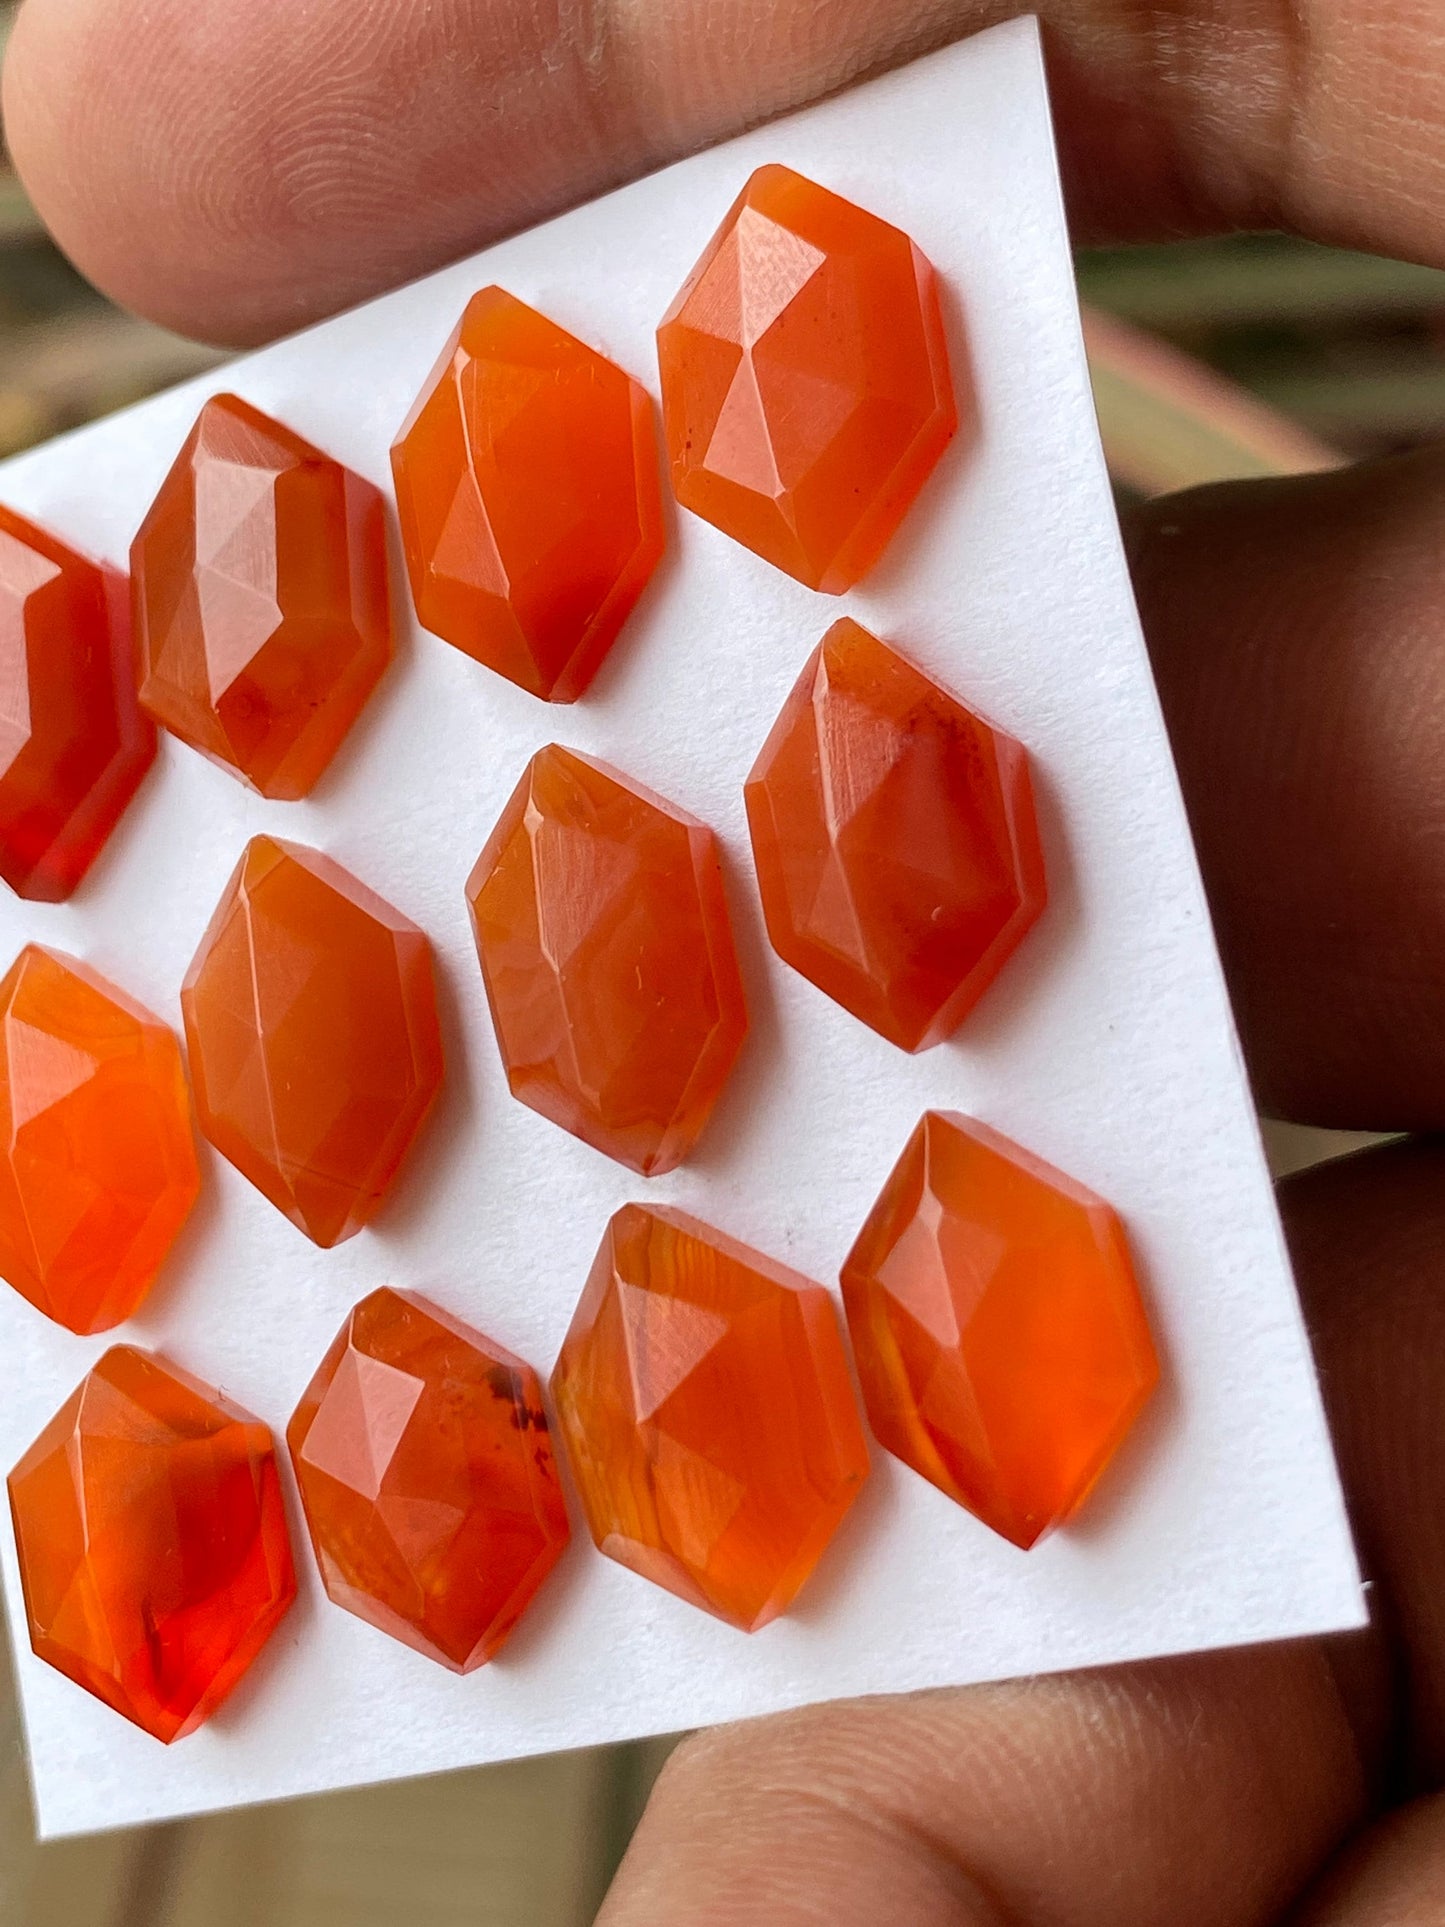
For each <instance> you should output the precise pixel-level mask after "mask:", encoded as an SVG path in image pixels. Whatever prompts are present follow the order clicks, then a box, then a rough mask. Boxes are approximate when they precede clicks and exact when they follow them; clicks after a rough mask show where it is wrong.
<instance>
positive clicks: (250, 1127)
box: [181, 836, 442, 1245]
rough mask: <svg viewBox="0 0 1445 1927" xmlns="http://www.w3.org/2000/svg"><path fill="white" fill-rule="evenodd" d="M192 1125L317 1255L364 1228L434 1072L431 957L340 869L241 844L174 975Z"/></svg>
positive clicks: (262, 844) (270, 842)
mask: <svg viewBox="0 0 1445 1927" xmlns="http://www.w3.org/2000/svg"><path fill="white" fill-rule="evenodd" d="M181 1008H182V1011H183V1012H184V1015H185V1021H186V1041H187V1043H188V1045H189V1048H190V1057H191V1076H192V1078H193V1080H194V1083H195V1091H196V1111H197V1114H198V1116H199V1119H200V1125H201V1129H202V1131H203V1132H204V1133H205V1135H206V1136H207V1137H208V1138H209V1139H210V1140H211V1142H212V1144H214V1145H215V1147H216V1149H217V1150H218V1151H219V1152H221V1154H222V1156H224V1157H227V1158H229V1159H230V1161H231V1163H232V1164H234V1165H235V1166H236V1169H237V1170H238V1171H240V1172H241V1173H242V1174H243V1175H244V1176H245V1177H248V1178H249V1179H250V1180H251V1182H252V1184H254V1185H255V1186H256V1187H257V1189H258V1190H260V1191H263V1192H264V1193H265V1195H266V1196H267V1197H268V1198H269V1199H270V1200H271V1202H272V1203H273V1204H274V1205H275V1206H276V1207H277V1209H278V1210H280V1211H284V1212H285V1214H286V1216H287V1217H288V1218H290V1220H291V1222H292V1223H293V1224H295V1225H299V1226H300V1228H301V1230H303V1231H304V1232H305V1233H306V1235H307V1237H308V1238H311V1239H313V1240H314V1241H315V1242H316V1243H317V1244H319V1245H334V1244H339V1243H340V1242H341V1240H342V1239H343V1238H349V1237H350V1236H351V1235H352V1233H353V1232H356V1231H359V1230H360V1229H361V1227H362V1226H363V1225H364V1224H365V1223H366V1222H367V1220H368V1219H369V1218H371V1217H372V1216H373V1215H374V1214H375V1212H376V1210H377V1208H378V1207H379V1205H380V1203H381V1201H382V1198H383V1196H384V1195H385V1193H386V1191H387V1188H388V1186H389V1185H390V1184H391V1181H392V1179H393V1178H394V1177H395V1175H396V1171H397V1167H398V1166H399V1165H400V1163H401V1161H402V1159H403V1157H404V1156H405V1155H406V1152H407V1149H408V1147H409V1146H410V1144H411V1141H412V1139H413V1138H414V1137H415V1136H416V1133H417V1131H418V1129H419V1128H420V1125H421V1122H422V1119H423V1118H424V1117H425V1116H426V1113H427V1111H428V1110H429V1109H430V1108H431V1103H432V1099H433V1098H434V1097H435V1096H436V1093H437V1088H438V1086H439V1085H440V1083H441V1076H442V1052H441V1037H440V1033H439V1030H438V1027H437V1013H436V986H435V983H434V981H433V978H432V962H431V947H430V945H429V944H428V942H427V940H426V938H425V937H424V936H423V935H422V933H421V931H420V930H418V929H417V927H416V925H415V924H413V923H410V922H408V920H407V919H406V918H405V917H404V916H402V915H401V913H400V911H397V910H393V909H392V907H391V905H390V904H389V903H384V902H383V901H382V899H381V898H380V897H378V896H377V895H376V894H375V893H374V892H373V891H371V890H368V889H367V888H366V887H365V885H364V884H361V883H358V882H357V881H356V879H355V877H353V876H349V875H348V874H347V872H346V871H345V870H343V869H342V868H341V866H340V864H338V863H333V862H332V861H331V859H330V858H329V857H325V856H321V855H320V854H319V853H318V852H317V851H315V850H307V849H304V848H302V847H301V846H300V845H299V844H295V843H283V842H281V841H280V840H279V839H278V838H276V837H269V836H258V837H253V838H252V840H251V842H250V843H248V844H247V845H246V849H245V852H244V854H243V855H242V858H241V861H240V863H239V864H238V866H237V868H236V871H235V873H234V875H233V876H232V877H231V880H230V882H229V883H228V884H227V886H226V891H225V894H224V896H223V897H222V898H221V901H220V904H219V906H218V907H217V910H216V913H215V915H214V916H213V917H212V919H211V921H210V924H209V926H208V927H207V930H206V933H205V935H204V936H203V937H202V939H201V945H200V948H199V950H198V951H197V952H196V955H195V957H194V959H193V960H192V963H191V967H190V970H189V971H188V972H187V974H186V980H185V985H184V987H183V989H182V991H181Z"/></svg>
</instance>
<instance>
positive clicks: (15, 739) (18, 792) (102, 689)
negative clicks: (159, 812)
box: [0, 508, 156, 903]
mask: <svg viewBox="0 0 1445 1927" xmlns="http://www.w3.org/2000/svg"><path fill="white" fill-rule="evenodd" d="M129 593H130V592H129V590H128V588H127V586H126V581H125V578H124V577H123V576H121V575H118V574H117V573H116V572H115V571H114V570H113V569H102V568H97V566H96V565H95V563H93V562H87V561H86V559H85V557H84V556H82V555H77V554H76V553H75V551H74V550H73V549H68V548H66V546H65V544H64V543H63V542H57V541H56V540H55V538H54V536H51V535H47V534H46V533H45V532H44V530H43V529H38V528H36V527H35V525H34V524H33V523H31V522H27V521H25V520H23V519H22V517H20V516H18V515H14V514H12V513H11V512H10V510H9V509H6V508H0V688H3V690H4V692H5V694H4V700H3V702H0V877H3V878H4V879H5V881H6V882H7V883H8V884H9V885H10V888H11V889H12V890H14V891H15V892H16V893H17V894H18V895H20V896H22V897H29V898H30V899H31V900H32V901H34V902H39V903H59V902H61V901H63V899H64V898H66V897H68V896H69V895H70V894H71V892H72V891H73V890H74V889H75V887H76V885H77V884H78V883H79V882H80V880H81V878H82V877H83V876H84V875H85V873H86V871H87V870H88V869H89V868H90V866H91V864H92V863H94V861H95V859H96V858H97V857H98V856H99V854H100V852H101V849H102V847H103V846H104V844H105V841H106V838H107V837H108V836H109V835H110V833H111V831H112V830H113V829H114V828H115V826H116V824H117V822H118V821H119V820H120V815H121V812H122V811H123V810H124V808H125V806H126V804H127V803H129V801H130V799H131V798H132V796H134V795H135V792H136V788H137V785H138V784H139V783H140V780H141V778H142V777H143V776H144V775H145V773H146V771H147V770H148V769H149V768H150V766H151V763H152V761H153V760H154V758H155V753H156V735H155V731H154V729H152V727H151V725H150V723H149V722H148V721H147V720H146V718H145V717H144V716H142V715H141V713H140V710H139V709H138V707H137V706H136V696H135V672H134V669H133V668H132V666H131V653H130V651H131V643H130V604H129Z"/></svg>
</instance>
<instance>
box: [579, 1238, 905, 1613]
mask: <svg viewBox="0 0 1445 1927" xmlns="http://www.w3.org/2000/svg"><path fill="white" fill-rule="evenodd" d="M552 1397H553V1400H554V1402H555V1404H556V1408H557V1422H558V1426H559V1430H560V1435H561V1437H562V1439H563V1441H564V1443H565V1445H566V1447H567V1453H568V1457H569V1459H570V1461H571V1465H572V1471H573V1474H574V1476H575V1478H576V1480H577V1486H578V1490H579V1491H580V1493H581V1496H582V1504H583V1506H584V1508H585V1509H586V1513H587V1523H588V1525H589V1526H590V1527H591V1530H592V1536H593V1538H594V1539H595V1540H596V1541H597V1544H598V1545H599V1546H600V1547H601V1549H602V1551H603V1552H605V1553H606V1554H607V1555H608V1557H609V1558H611V1559H616V1560H618V1561H619V1562H620V1563H621V1564H622V1565H624V1566H630V1567H631V1569H632V1570H633V1571H634V1572H639V1573H641V1574H642V1576H643V1577H644V1578H645V1579H651V1580H653V1581H654V1582H655V1583H656V1584H657V1585H659V1586H665V1587H666V1588H667V1589H668V1591H669V1592H674V1593H676V1594H677V1595H678V1597H679V1598H680V1599H685V1600H687V1601H688V1602H689V1604H691V1605H694V1606H701V1607H703V1608H704V1609H705V1610H706V1611H708V1612H711V1613H716V1614H717V1615H718V1617H719V1618H721V1619H726V1620H728V1621H729V1622H730V1623H731V1624H732V1625H734V1626H738V1627H741V1628H742V1630H743V1631H744V1632H756V1631H757V1629H758V1628H759V1627H760V1626H765V1625H766V1624H767V1622H768V1621H769V1620H770V1619H774V1618H776V1617H777V1615H778V1614H779V1613H782V1612H786V1610H787V1609H788V1607H789V1606H790V1605H791V1604H792V1602H793V1600H794V1599H795V1598H796V1596H797V1594H798V1592H799V1590H800V1588H801V1587H802V1586H803V1585H804V1584H805V1583H806V1581H807V1579H808V1577H809V1575H810V1574H811V1573H812V1571H813V1569H814V1567H815V1566H816V1565H817V1563H818V1560H819V1559H820V1558H821V1557H822V1555H823V1552H824V1550H825V1548H826V1547H827V1545H828V1543H829V1541H830V1540H831V1539H832V1537H833V1535H834V1533H835V1532H836V1531H837V1529H838V1526H839V1524H840V1523H841V1521H842V1519H843V1516H844V1514H845V1513H846V1512H847V1510H848V1508H849V1506H850V1505H852V1503H853V1500H854V1499H855V1497H856V1496H857V1493H858V1488H859V1487H860V1486H861V1485H862V1483H863V1480H864V1478H865V1477H866V1476H867V1473H868V1448H867V1445H866V1443H865V1441H864V1437H863V1428H862V1425H861V1423H860V1422H859V1417H858V1407H857V1403H856V1400H855V1398H854V1394H853V1384H852V1380H851V1379H850V1377H849V1375H848V1364H847V1360H846V1357H845V1355H844V1351H843V1339H842V1333H841V1331H840V1329H839V1323H838V1317H837V1314H836V1312H835V1311H834V1309H833V1301H832V1299H831V1298H830V1297H829V1295H828V1293H827V1292H826V1291H824V1290H823V1289H822V1287H821V1286H819V1285H814V1284H810V1283H809V1282H808V1280H807V1279H806V1278H800V1277H799V1276H798V1274H797V1273H796V1272H793V1271H789V1270H787V1269H786V1268H785V1267H784V1266H782V1265H779V1264H775V1263H774V1262H773V1261H772V1259H770V1258H765V1257H763V1256H762V1254H761V1253H759V1252H756V1251H750V1250H749V1249H748V1248H747V1246H746V1245H741V1244H739V1243H737V1241H736V1240H735V1239H733V1238H729V1237H725V1236H724V1235H723V1233H722V1232H720V1231H714V1230H713V1229H711V1227H710V1226H708V1225H705V1224H700V1223H699V1222H698V1221H697V1219H696V1218H690V1217H688V1216H687V1215H686V1214H685V1213H683V1212H681V1211H673V1210H667V1209H653V1210H648V1209H645V1208H644V1207H643V1206H642V1205H638V1204H629V1205H625V1206H624V1207H623V1209H622V1210H621V1211H619V1212H618V1213H617V1215H616V1216H615V1217H614V1218H613V1220H612V1222H611V1224H610V1225H609V1226H608V1227H607V1233H606V1236H605V1237H604V1238H603V1240H602V1248H601V1250H600V1251H599V1252H598V1254H597V1259H596V1262H595V1264H594V1265H593V1267H592V1273H591V1276H590V1277H589V1278H588V1280H587V1286H586V1289H585V1290H584V1292H583V1294H582V1298H581V1301H580V1303H579V1304H578V1306H577V1311H576V1314H575V1316H574V1317H573V1320H572V1326H571V1329H570V1330H569V1331H568V1333H567V1337H566V1340H565V1342H564V1343H563V1346H562V1351H561V1355H560V1357H559V1358H558V1360H557V1366H556V1369H555V1371H554V1372H553V1374H552Z"/></svg>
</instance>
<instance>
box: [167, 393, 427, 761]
mask: <svg viewBox="0 0 1445 1927" xmlns="http://www.w3.org/2000/svg"><path fill="white" fill-rule="evenodd" d="M131 580H132V583H133V585H134V591H135V613H136V638H137V643H138V646H139V651H140V664H141V684H140V699H141V704H142V706H143V707H144V708H145V709H146V711H147V712H148V713H149V714H150V715H151V716H153V717H154V718H155V720H156V721H157V722H158V723H163V724H164V725H165V727H166V728H167V729H168V730H170V731H171V733H172V734H173V735H175V736H179V737H180V738H181V740H182V742H186V743H189V744H190V745H191V747H192V748H193V749H198V750H200V751H201V753H202V755H204V756H209V757H210V759H211V760H212V762H215V763H220V764H221V765H222V766H223V767H224V768H226V769H229V770H231V771H232V772H233V774H235V775H237V776H239V777H241V779H242V780H243V781H244V782H246V783H249V784H250V786H251V787H252V789H256V790H259V791H260V792H261V794H262V795H263V796H274V797H280V798H291V797H298V796H305V795H306V794H307V793H308V791H309V790H310V789H311V788H312V786H313V785H314V784H315V782H316V780H317V778H318V777H319V776H320V775H321V772H322V771H323V770H324V769H325V768H326V765H327V764H328V763H329V762H330V761H331V759H332V757H333V756H334V755H335V754H336V752H337V750H338V749H339V748H340V747H341V743H342V739H343V738H344V737H345V735H346V733H347V731H348V730H349V729H350V728H351V725H352V724H353V723H354V722H355V721H356V718H357V716H358V714H359V713H360V710H361V707H362V705H363V703H365V701H366V699H367V697H368V696H369V695H370V694H371V692H372V690H373V689H374V688H375V687H376V684H377V680H378V678H379V677H380V676H381V673H382V671H383V670H384V669H385V668H386V665H387V663H388V662H389V661H390V659H391V602H390V592H389V589H388V586H387V567H386V525H385V519H384V513H383V508H382V499H381V493H380V491H379V490H378V489H376V488H373V486H372V485H371V483H370V482H366V481H363V480H362V478H361V477H360V476H359V475H353V474H352V472H351V470H350V469H347V468H343V467H342V465H341V463H340V462H337V461H333V460H332V459H331V457H330V456H328V455H323V454H322V453H321V451H320V449H317V448H313V447H312V446H311V444H310V443H309V442H306V441H303V440H302V439H301V437H300V436H299V435H295V434H293V433H292V432H291V430H290V429H289V428H283V427H282V425H281V424H280V422H275V421H272V420H271V418H270V417H269V416H267V415H263V414H262V413H261V412H260V410H259V409H256V408H252V407H251V406H250V405H249V403H247V402H244V401H238V400H237V398H236V397H235V396H234V395H215V396H213V397H212V398H211V400H209V401H208V402H207V403H206V404H205V406H204V407H203V408H202V410H201V413H200V417H199V419H198V420H197V422H196V425H195V427H194V428H193V429H192V431H191V434H190V437H189V439H188V440H187V442H186V444H185V447H184V448H182V450H181V452H180V454H179V455H178V456H177V457H176V461H175V465H174V466H173V467H172V469H171V471H170V473H169V474H168V475H167V476H166V479H165V481H164V482H162V484H161V487H160V493H159V494H158V495H157V496H156V499H155V502H154V504H153V505H152V507H151V510H150V513H149V514H148V515H147V516H146V519H145V521H144V522H143V523H142V524H141V527H140V532H139V534H138V535H137V536H136V539H135V542H134V544H133V545H132V548H131Z"/></svg>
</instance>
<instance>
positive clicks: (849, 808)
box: [746, 618, 1047, 1051]
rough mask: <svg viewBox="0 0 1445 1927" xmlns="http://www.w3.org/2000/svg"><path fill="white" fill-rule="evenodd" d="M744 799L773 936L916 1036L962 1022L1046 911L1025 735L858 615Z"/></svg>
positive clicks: (780, 949) (847, 998)
mask: <svg viewBox="0 0 1445 1927" xmlns="http://www.w3.org/2000/svg"><path fill="white" fill-rule="evenodd" d="M746 800H747V812H748V827H749V829H750V831H751V833H752V842H753V856H754V859H755V861H756V863H757V871H758V886H759V889H760V890H761V892H762V899H763V911H764V915H765V917H766V919H767V926H768V935H769V937H770V938H771V939H772V944H773V948H774V949H775V950H776V951H777V953H778V955H779V956H780V957H781V958H782V959H783V961H784V962H785V963H789V964H791V965H792V966H793V968H794V969H795V970H797V971H800V972H801V973H802V975H803V976H805V977H806V978H807V979H808V980H809V982H811V983H814V984H816V985H817V986H818V988H819V989H820V990H822V991H825V992H826V993H827V995H828V996H830V997H831V998H833V999H834V1001H835V1002H837V1003H840V1004H841V1005H842V1006H843V1008H844V1009H845V1010H849V1011H851V1012H852V1013H853V1015H854V1016H855V1017H858V1018H860V1019H861V1020H862V1021H863V1022H864V1023H865V1024H867V1025H869V1026H870V1027H871V1028H872V1029H873V1030H876V1031H877V1032H878V1033H879V1035H880V1036H883V1037H886V1038H888V1040H889V1041H890V1042H891V1043H894V1044H897V1045H899V1046H900V1047H901V1048H902V1049H903V1050H908V1051H915V1050H923V1049H926V1048H927V1047H928V1046H930V1045H932V1044H937V1043H940V1042H942V1040H943V1039H944V1038H945V1037H947V1036H949V1035H950V1034H951V1033H952V1032H953V1031H954V1030H956V1029H957V1027H958V1025H959V1024H960V1023H961V1022H962V1021H963V1019H964V1018H965V1017H966V1016H967V1015H968V1013H969V1011H970V1010H972V1008H973V1007H974V1005H975V1004H976V1003H977V1002H978V1000H979V998H980V997H981V996H982V995H983V993H984V991H985V990H987V988H988V986H989V985H990V984H991V983H992V982H993V980H994V978H995V977H996V976H997V975H998V973H999V971H1000V970H1001V969H1002V968H1003V966H1004V964H1005V963H1007V961H1008V959H1009V958H1010V957H1011V956H1012V955H1013V953H1014V950H1015V949H1016V948H1017V946H1018V945H1019V943H1020V942H1021V941H1022V939H1023V938H1024V936H1025V935H1026V933H1027V932H1028V931H1029V929H1030V928H1031V927H1032V926H1033V924H1034V922H1035V921H1036V920H1037V918H1038V917H1039V915H1040V913H1041V912H1042V910H1043V908H1044V904H1045V901H1046V897H1047V888H1046V885H1045V880H1044V860H1043V853H1042V850H1041V848H1040V844H1039V833H1038V825H1037V820H1036V817H1035V814H1034V801H1033V786H1032V784H1031V782H1030V778H1029V768H1028V758H1027V756H1026V755H1025V753H1024V750H1023V748H1022V746H1021V745H1020V744H1019V743H1017V742H1015V740H1014V739H1013V737H1011V736H1007V735H1005V734H1004V732H1003V731H1002V730H999V729H995V728H993V727H992V726H991V725H990V724H988V723H986V722H984V720H983V719H982V717H980V716H976V715H975V714H974V713H973V711H972V710H970V709H968V708H966V707H965V706H964V704H963V703H961V702H960V701H959V700H958V698H957V697H956V696H952V695H950V694H949V693H948V691H947V690H945V689H943V688H941V687H940V686H939V685H938V684H937V683H935V682H933V681H932V680H930V678H929V677H927V676H925V675H924V674H923V672H922V671H921V670H920V669H918V668H916V667H915V666H914V665H913V664H912V663H911V662H909V661H908V660H907V659H906V658H905V657H903V656H901V655H899V654H898V652H897V651H896V650H894V649H891V648H889V646H888V645H887V644H886V643H883V642H880V641H879V640H878V638H877V637H876V636H874V635H870V634H869V632H868V631H867V630H866V629H864V628H861V627H860V626H859V624H858V623H856V622H851V621H849V620H848V619H847V618H844V620H843V621H841V622H836V623H834V625H833V627H832V628H831V629H830V630H829V631H828V633H827V635H826V636H824V638H823V641H822V643H821V645H820V646H819V648H818V649H817V650H816V651H815V652H814V654H813V655H812V657H811V658H810V659H809V661H808V664H807V666H806V668H805V669H804V670H803V673H802V675H801V676H800V677H799V679H798V681H797V684H796V685H795V687H794V689H793V692H792V694H791V695H790V696H789V698H788V700H787V702H786V703H785V704H784V706H783V710H782V713H781V714H780V716H779V717H778V720H777V722H776V723H775V724H774V726H773V730H772V733H771V735H770V736H769V737H768V740H767V742H766V743H765V744H764V745H763V748H762V751H761V753H760V754H759V756H758V760H757V762H756V763H755V764H754V765H753V768H752V772H751V774H750V775H749V777H748V780H747V787H746Z"/></svg>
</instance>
